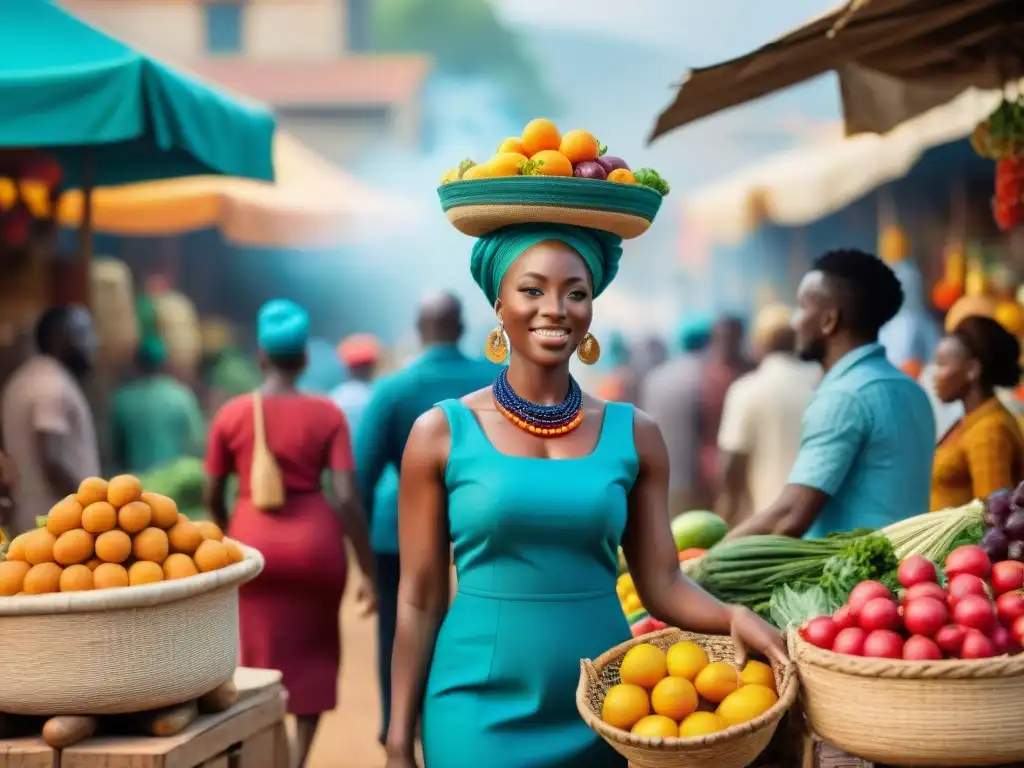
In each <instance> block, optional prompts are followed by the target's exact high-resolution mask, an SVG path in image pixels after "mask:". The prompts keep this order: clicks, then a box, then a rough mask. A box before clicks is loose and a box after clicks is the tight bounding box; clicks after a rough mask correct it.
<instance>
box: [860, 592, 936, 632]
mask: <svg viewBox="0 0 1024 768" xmlns="http://www.w3.org/2000/svg"><path fill="white" fill-rule="evenodd" d="M857 623H858V624H859V625H860V628H861V629H863V630H864V631H865V632H873V631H875V630H876V629H895V628H896V627H898V626H899V625H900V611H899V608H898V607H897V605H896V603H894V602H893V601H892V600H890V599H889V598H887V597H874V598H872V599H871V600H868V601H867V603H865V604H864V607H863V608H861V610H860V614H859V615H858V616H857ZM940 626H941V625H940Z"/></svg>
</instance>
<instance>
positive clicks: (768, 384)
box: [715, 304, 821, 526]
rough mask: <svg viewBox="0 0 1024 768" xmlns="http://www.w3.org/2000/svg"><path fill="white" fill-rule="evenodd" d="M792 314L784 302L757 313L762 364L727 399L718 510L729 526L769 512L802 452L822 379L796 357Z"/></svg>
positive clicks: (720, 442) (756, 340)
mask: <svg viewBox="0 0 1024 768" xmlns="http://www.w3.org/2000/svg"><path fill="white" fill-rule="evenodd" d="M792 315H793V311H792V310H791V309H790V308H789V307H786V306H783V305H781V304H773V305H770V306H767V307H765V308H764V309H762V310H761V312H760V313H758V316H757V320H756V322H755V324H754V334H753V336H754V338H753V342H754V352H755V354H756V355H757V357H758V358H759V359H760V361H761V362H760V364H759V365H758V367H757V370H755V371H751V372H750V373H748V374H745V375H744V376H741V377H740V378H739V379H737V380H736V381H735V382H734V383H733V385H732V386H731V387H730V388H729V391H728V393H727V394H726V396H725V408H724V410H723V412H722V424H721V426H720V427H719V430H718V449H719V453H720V459H719V460H720V466H719V475H720V483H721V485H720V489H721V490H720V493H719V497H718V504H717V506H716V508H715V511H716V512H718V514H719V516H720V517H722V519H724V520H725V521H726V522H727V523H728V524H729V525H730V526H734V525H736V524H737V523H739V522H741V521H742V520H743V519H744V518H745V517H747V516H749V515H750V514H751V513H752V512H755V511H758V510H762V509H766V508H767V507H768V505H769V504H771V502H773V501H774V500H775V497H776V496H778V495H779V492H780V491H781V490H782V488H783V486H785V485H786V478H787V477H789V473H790V471H791V470H792V469H793V464H794V463H795V462H796V457H797V452H798V451H799V449H800V422H801V421H802V419H803V416H804V411H805V410H806V409H807V404H808V403H809V402H810V401H811V397H812V396H813V395H814V390H815V387H817V386H818V381H819V380H820V379H821V370H820V369H819V368H818V366H817V365H815V364H813V363H807V362H803V361H801V360H800V359H799V358H797V356H796V334H795V333H794V332H793V329H792V328H791V327H790V324H789V323H790V318H791V317H792Z"/></svg>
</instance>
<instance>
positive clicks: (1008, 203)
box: [971, 97, 1024, 232]
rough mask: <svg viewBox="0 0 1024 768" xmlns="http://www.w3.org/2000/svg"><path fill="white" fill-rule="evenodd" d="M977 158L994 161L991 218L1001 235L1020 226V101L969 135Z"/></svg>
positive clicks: (1023, 214)
mask: <svg viewBox="0 0 1024 768" xmlns="http://www.w3.org/2000/svg"><path fill="white" fill-rule="evenodd" d="M971 146H972V147H973V148H974V151H975V152H977V153H978V154H979V155H980V156H981V157H985V158H988V159H990V160H995V161H996V184H995V196H994V197H993V198H992V214H993V216H994V218H995V221H996V225H997V226H998V227H999V229H1001V230H1002V231H1004V232H1008V231H1010V230H1012V229H1015V228H1016V227H1018V226H1021V225H1022V224H1024V98H1022V97H1018V98H1016V99H1015V100H1012V101H1011V100H1010V99H1003V102H1002V103H1001V104H1000V105H999V106H998V107H997V108H996V110H995V111H994V112H993V113H992V114H991V115H989V116H988V118H987V119H986V120H985V121H984V122H982V123H981V124H979V125H978V127H976V128H975V129H974V132H973V133H972V134H971Z"/></svg>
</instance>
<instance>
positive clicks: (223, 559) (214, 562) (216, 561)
mask: <svg viewBox="0 0 1024 768" xmlns="http://www.w3.org/2000/svg"><path fill="white" fill-rule="evenodd" d="M193 560H195V563H196V567H197V568H198V569H199V570H200V571H201V572H202V573H207V572H209V571H216V570H219V569H221V568H224V567H225V566H226V565H227V564H228V563H229V562H230V561H229V560H228V550H227V547H225V546H224V545H223V544H222V543H221V542H219V541H214V540H213V539H207V540H206V541H204V542H203V543H202V544H200V545H199V547H198V548H197V549H196V553H195V555H194V556H193Z"/></svg>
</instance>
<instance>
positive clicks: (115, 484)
mask: <svg viewBox="0 0 1024 768" xmlns="http://www.w3.org/2000/svg"><path fill="white" fill-rule="evenodd" d="M141 498H142V481H141V480H139V478H137V477H136V476H135V475H118V476H117V477H112V478H110V482H109V483H107V501H109V502H110V503H111V504H113V505H114V506H115V507H117V508H118V509H120V508H121V507H123V506H124V505H125V504H131V503H132V502H133V501H138V500H139V499H141Z"/></svg>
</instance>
